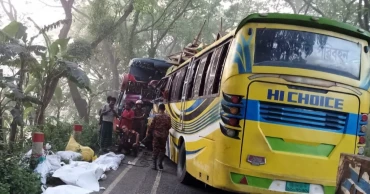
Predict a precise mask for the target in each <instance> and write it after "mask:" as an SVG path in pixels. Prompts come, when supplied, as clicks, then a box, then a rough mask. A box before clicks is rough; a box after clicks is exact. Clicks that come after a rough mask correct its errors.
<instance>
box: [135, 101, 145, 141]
mask: <svg viewBox="0 0 370 194" xmlns="http://www.w3.org/2000/svg"><path fill="white" fill-rule="evenodd" d="M134 115H135V117H134V120H133V127H132V128H133V129H134V130H135V131H136V132H138V133H139V135H140V140H142V139H143V138H144V136H145V134H144V133H145V131H144V130H145V129H144V130H143V119H144V116H145V112H144V110H143V101H141V100H137V101H136V107H135V110H134Z"/></svg>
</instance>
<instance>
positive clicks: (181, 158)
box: [177, 143, 193, 184]
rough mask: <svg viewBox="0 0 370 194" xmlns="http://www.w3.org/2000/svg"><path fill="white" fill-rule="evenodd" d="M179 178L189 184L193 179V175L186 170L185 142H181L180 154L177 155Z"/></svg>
mask: <svg viewBox="0 0 370 194" xmlns="http://www.w3.org/2000/svg"><path fill="white" fill-rule="evenodd" d="M177 179H178V180H179V181H180V183H183V184H189V183H191V181H192V179H193V177H192V176H191V175H190V174H189V173H188V172H187V171H186V151H185V143H182V144H181V147H180V150H179V155H178V157H177Z"/></svg>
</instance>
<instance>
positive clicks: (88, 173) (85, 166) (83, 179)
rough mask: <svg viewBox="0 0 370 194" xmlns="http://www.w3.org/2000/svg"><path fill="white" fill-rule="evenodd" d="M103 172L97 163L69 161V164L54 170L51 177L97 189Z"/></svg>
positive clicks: (85, 187)
mask: <svg viewBox="0 0 370 194" xmlns="http://www.w3.org/2000/svg"><path fill="white" fill-rule="evenodd" d="M103 173H104V171H103V169H102V168H100V167H99V165H98V164H94V163H88V162H74V161H70V164H69V165H65V166H63V167H62V168H60V169H58V170H57V171H55V172H54V174H53V177H56V178H60V179H61V180H62V181H63V182H65V183H66V184H68V185H75V186H79V187H81V188H84V189H87V190H91V191H99V188H100V187H99V182H98V180H99V179H100V177H101V176H102V174H103Z"/></svg>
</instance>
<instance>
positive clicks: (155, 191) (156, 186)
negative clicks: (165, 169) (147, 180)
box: [150, 170, 162, 194]
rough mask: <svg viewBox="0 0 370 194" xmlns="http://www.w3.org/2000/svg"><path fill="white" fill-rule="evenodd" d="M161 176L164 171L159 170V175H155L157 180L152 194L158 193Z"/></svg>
mask: <svg viewBox="0 0 370 194" xmlns="http://www.w3.org/2000/svg"><path fill="white" fill-rule="evenodd" d="M161 176H162V171H161V170H159V171H158V172H157V176H156V177H155V181H154V184H153V187H152V191H151V192H150V194H157V189H158V186H159V181H161Z"/></svg>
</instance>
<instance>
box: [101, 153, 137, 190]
mask: <svg viewBox="0 0 370 194" xmlns="http://www.w3.org/2000/svg"><path fill="white" fill-rule="evenodd" d="M142 155H143V154H142V152H141V153H140V154H139V155H138V156H137V157H136V158H135V159H134V161H132V164H133V165H135V164H136V162H137V161H138V160H139V159H140V158H141V156H142ZM131 168H132V165H128V166H127V167H126V168H125V170H123V171H122V172H121V174H119V175H118V177H117V178H116V179H115V180H114V181H113V182H112V184H110V185H109V187H108V188H107V189H106V190H105V191H104V193H103V194H109V193H111V192H112V190H113V189H114V188H115V187H116V185H117V184H118V183H119V182H120V181H121V180H122V178H123V177H124V176H125V175H126V173H127V172H128V171H129V170H130V169H131Z"/></svg>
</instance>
